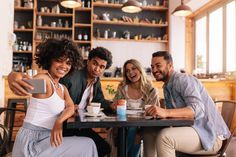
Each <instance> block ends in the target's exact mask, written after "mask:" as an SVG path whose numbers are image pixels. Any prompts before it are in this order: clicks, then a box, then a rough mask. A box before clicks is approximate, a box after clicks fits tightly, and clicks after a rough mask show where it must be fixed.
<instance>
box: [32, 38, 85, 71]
mask: <svg viewBox="0 0 236 157" xmlns="http://www.w3.org/2000/svg"><path fill="white" fill-rule="evenodd" d="M67 58H69V62H70V63H71V69H70V71H69V73H72V72H73V71H74V70H75V69H79V68H81V67H82V66H83V57H82V55H81V53H80V52H79V50H78V48H77V46H76V44H74V43H73V42H72V41H70V40H68V39H47V40H46V41H45V42H43V43H40V44H39V45H38V46H37V51H36V53H35V62H36V64H37V65H38V66H39V67H42V68H43V69H44V70H49V68H50V67H51V64H52V61H53V60H57V59H67Z"/></svg>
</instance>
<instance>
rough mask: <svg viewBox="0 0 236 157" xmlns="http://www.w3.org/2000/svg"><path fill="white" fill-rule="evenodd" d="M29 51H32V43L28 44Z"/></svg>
mask: <svg viewBox="0 0 236 157" xmlns="http://www.w3.org/2000/svg"><path fill="white" fill-rule="evenodd" d="M27 50H28V51H32V45H31V44H30V43H29V45H28V48H27Z"/></svg>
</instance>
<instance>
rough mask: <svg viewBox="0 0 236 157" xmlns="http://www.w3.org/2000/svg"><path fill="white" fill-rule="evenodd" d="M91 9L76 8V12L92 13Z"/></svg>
mask: <svg viewBox="0 0 236 157" xmlns="http://www.w3.org/2000/svg"><path fill="white" fill-rule="evenodd" d="M91 10H92V9H91V8H75V11H91Z"/></svg>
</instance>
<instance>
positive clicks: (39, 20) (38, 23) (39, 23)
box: [37, 15, 43, 26]
mask: <svg viewBox="0 0 236 157" xmlns="http://www.w3.org/2000/svg"><path fill="white" fill-rule="evenodd" d="M42 23H43V21H42V17H41V16H40V15H39V16H38V18H37V26H42V25H43V24H42Z"/></svg>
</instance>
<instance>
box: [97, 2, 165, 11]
mask: <svg viewBox="0 0 236 157" xmlns="http://www.w3.org/2000/svg"><path fill="white" fill-rule="evenodd" d="M93 6H95V7H104V8H105V7H109V8H121V7H122V4H113V3H103V2H94V3H93ZM141 8H142V9H143V10H151V11H167V10H168V8H166V7H164V6H146V7H141Z"/></svg>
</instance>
